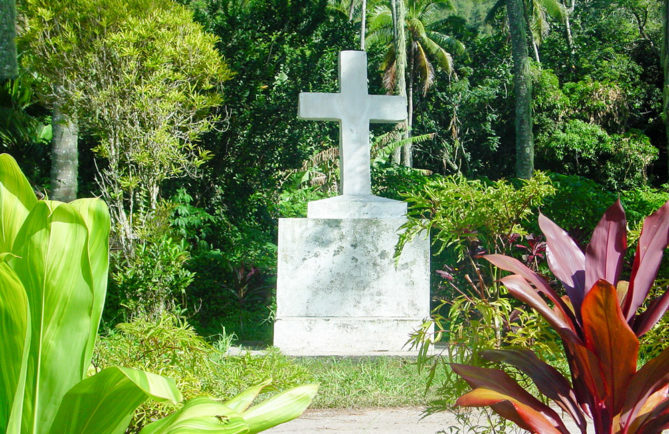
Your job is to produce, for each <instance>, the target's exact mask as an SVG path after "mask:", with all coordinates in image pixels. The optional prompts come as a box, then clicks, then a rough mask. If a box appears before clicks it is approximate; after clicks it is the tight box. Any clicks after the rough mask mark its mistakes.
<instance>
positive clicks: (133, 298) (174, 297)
mask: <svg viewBox="0 0 669 434" xmlns="http://www.w3.org/2000/svg"><path fill="white" fill-rule="evenodd" d="M189 259H190V253H189V252H188V250H186V246H185V243H184V242H179V241H175V240H174V239H173V238H172V237H170V236H169V235H164V236H162V237H160V238H159V239H157V240H147V241H143V242H137V243H136V245H135V250H134V251H133V253H132V255H131V256H130V257H127V258H126V257H124V256H123V255H122V254H120V253H117V254H115V255H114V257H113V261H112V271H111V278H112V282H111V288H110V292H111V294H113V297H114V298H115V300H110V302H112V303H113V304H112V303H108V306H109V307H111V308H112V310H114V311H115V313H117V314H120V316H121V317H123V318H125V319H130V318H134V317H136V316H140V315H143V316H148V317H151V318H157V317H159V316H160V315H161V314H162V313H163V312H179V311H180V310H181V309H184V308H186V304H187V301H186V288H187V287H188V285H190V284H191V282H193V279H194V277H195V273H193V272H192V271H189V270H188V269H186V266H185V264H186V262H187V261H188V260H189ZM110 305H111V306H110ZM121 307H123V309H121Z"/></svg>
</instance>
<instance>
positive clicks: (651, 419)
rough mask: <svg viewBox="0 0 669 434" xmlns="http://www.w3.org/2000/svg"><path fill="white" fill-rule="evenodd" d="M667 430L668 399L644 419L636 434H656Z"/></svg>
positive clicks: (668, 417) (668, 416)
mask: <svg viewBox="0 0 669 434" xmlns="http://www.w3.org/2000/svg"><path fill="white" fill-rule="evenodd" d="M667 428H669V398H667V399H665V400H664V401H663V402H662V403H661V404H660V405H658V406H657V407H655V409H654V410H653V411H651V412H650V413H649V414H648V415H647V416H646V417H645V418H644V422H643V424H642V425H641V426H640V427H639V429H638V430H637V432H636V434H658V433H661V432H662V431H663V430H665V429H667Z"/></svg>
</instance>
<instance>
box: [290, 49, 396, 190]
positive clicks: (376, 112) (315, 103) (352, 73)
mask: <svg viewBox="0 0 669 434" xmlns="http://www.w3.org/2000/svg"><path fill="white" fill-rule="evenodd" d="M339 83H340V92H339V93H304V92H303V93H300V99H299V109H298V116H299V117H300V118H302V119H310V120H324V121H338V122H339V155H340V163H341V164H340V173H341V182H342V193H343V194H344V195H371V194H372V190H371V174H370V146H369V123H370V122H400V121H403V120H404V119H406V117H407V110H406V98H405V97H402V96H390V95H368V94H367V53H365V52H364V51H342V52H340V53H339Z"/></svg>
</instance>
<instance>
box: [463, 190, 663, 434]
mask: <svg viewBox="0 0 669 434" xmlns="http://www.w3.org/2000/svg"><path fill="white" fill-rule="evenodd" d="M539 225H540V227H541V229H542V231H543V233H544V235H545V236H546V242H547V257H548V264H549V267H550V269H551V271H552V272H553V274H554V275H555V277H557V279H558V280H560V281H561V282H562V284H563V286H564V287H565V289H566V293H567V295H566V296H565V297H560V296H559V295H558V293H557V292H556V291H555V290H554V289H553V288H552V287H551V286H550V285H549V283H548V282H547V281H546V280H545V279H544V278H543V277H541V276H540V275H539V274H538V273H536V272H534V271H532V270H530V269H529V268H528V267H526V266H525V265H524V264H522V263H521V262H520V261H518V260H516V259H514V258H511V257H508V256H504V255H495V254H493V255H487V256H486V259H487V260H488V261H490V263H492V264H493V265H495V266H497V267H500V268H502V269H504V270H507V271H511V272H512V273H514V274H512V275H509V276H506V277H504V278H502V279H501V282H502V283H503V284H504V285H505V286H506V287H507V288H508V290H509V292H510V294H511V295H513V296H514V297H516V298H517V299H518V300H521V301H523V302H525V303H527V304H528V305H530V306H531V307H533V308H534V309H535V310H536V311H537V312H538V313H539V314H541V315H542V316H543V317H544V318H545V319H546V321H547V322H548V323H549V324H550V325H551V326H552V327H553V328H554V329H555V331H556V332H557V333H558V334H559V336H560V338H561V340H562V343H563V345H564V348H565V357H566V358H567V360H568V362H569V370H570V373H571V383H570V382H569V381H568V380H567V379H566V378H565V377H564V376H563V375H562V374H560V373H559V372H558V371H557V370H556V369H555V368H553V367H552V366H550V365H548V364H546V363H545V362H543V361H541V360H540V359H539V358H538V357H537V356H536V355H535V354H534V353H533V352H532V351H530V350H514V349H502V350H491V351H487V352H485V353H484V354H483V356H484V357H485V358H487V359H489V360H492V361H501V362H505V363H508V364H510V365H512V366H513V367H515V368H516V369H518V370H520V371H522V372H523V373H525V374H526V375H527V376H528V377H530V378H531V379H532V381H533V382H534V384H535V385H536V387H537V389H538V390H539V391H540V392H541V393H542V394H543V395H545V397H546V398H548V399H550V400H553V401H554V402H555V404H556V405H557V406H559V407H560V408H561V409H563V410H564V411H565V412H566V413H567V414H569V415H570V416H571V417H572V418H573V419H574V421H575V423H576V425H577V426H578V427H579V429H580V431H581V432H582V433H585V432H586V431H587V421H586V418H588V417H589V418H591V419H592V423H593V425H594V428H595V432H596V433H598V434H599V433H607V434H609V433H614V432H615V433H659V432H661V431H662V429H663V428H667V427H669V348H668V349H665V350H664V351H662V352H661V353H660V354H659V355H658V356H657V357H655V358H654V359H652V360H650V361H648V362H647V363H646V364H645V365H644V366H642V367H641V368H640V369H638V370H637V361H638V353H639V339H638V337H640V336H642V335H643V334H645V333H646V332H648V331H649V330H650V329H651V328H652V327H653V326H654V325H655V324H656V323H657V322H658V321H659V320H660V319H661V318H662V316H663V315H664V313H665V312H666V310H667V308H669V290H664V291H663V293H662V294H660V295H658V296H657V297H655V298H654V299H653V300H646V298H647V296H648V294H649V291H650V289H651V287H652V284H653V282H654V280H655V276H656V274H657V271H658V269H659V267H660V262H661V259H662V254H663V251H664V249H665V248H666V246H667V245H668V244H669V202H667V203H666V204H665V205H663V206H662V207H661V208H660V209H659V210H658V211H657V212H656V213H654V214H653V215H651V216H650V217H648V218H646V219H645V220H644V224H643V229H642V232H641V236H640V238H639V241H638V246H637V249H636V254H635V257H634V263H633V265H632V269H631V276H630V279H629V281H625V280H621V279H620V273H621V271H622V269H623V262H624V255H625V250H626V248H627V239H626V218H625V213H624V211H623V209H622V206H621V204H620V201H616V203H615V204H614V205H612V206H611V207H610V208H609V209H608V210H607V211H606V213H605V214H604V216H603V217H602V219H601V220H600V222H599V224H598V225H597V227H596V228H595V230H594V232H593V234H592V237H591V239H590V243H589V244H588V246H587V248H586V250H585V253H583V252H582V251H581V250H580V249H579V248H578V246H577V245H576V243H575V242H574V241H573V240H572V239H571V238H570V237H569V236H568V235H567V233H566V232H565V231H564V230H562V229H561V228H560V227H559V226H557V225H556V224H555V223H554V222H553V221H551V220H550V219H548V218H547V217H545V216H544V215H543V214H541V215H540V216H539ZM544 297H545V298H547V299H548V300H550V302H551V303H552V307H551V306H550V305H549V304H548V302H547V301H546V300H545V299H544ZM642 306H644V307H645V309H639V308H641V307H642ZM452 367H453V370H454V371H455V372H456V373H458V374H459V375H460V376H462V377H463V378H464V379H465V380H466V381H467V382H468V383H469V384H470V386H471V387H472V388H473V390H472V391H471V392H469V393H467V394H465V395H463V396H462V397H460V398H459V399H458V401H457V404H458V405H462V406H488V405H489V406H491V407H492V409H493V410H494V411H495V412H497V413H498V414H499V415H501V416H502V417H504V418H506V419H509V420H511V421H513V422H515V423H516V424H518V425H519V426H520V427H522V428H524V429H527V430H529V431H532V432H536V433H553V432H554V433H567V432H568V431H567V428H566V427H565V424H564V422H563V421H562V419H561V418H560V416H559V415H558V414H557V413H556V412H555V411H554V410H553V409H551V408H550V407H549V406H547V405H546V404H544V403H543V402H541V401H539V400H538V399H536V398H535V397H534V396H532V395H530V394H529V393H528V392H526V391H525V390H524V389H523V388H522V387H520V386H519V385H518V384H517V383H516V382H515V381H514V380H512V379H511V378H510V377H509V376H508V375H507V374H506V373H504V371H502V370H499V369H491V368H481V367H475V366H467V365H459V364H454V365H453V366H452Z"/></svg>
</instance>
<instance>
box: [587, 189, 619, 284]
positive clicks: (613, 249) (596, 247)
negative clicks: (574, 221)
mask: <svg viewBox="0 0 669 434" xmlns="http://www.w3.org/2000/svg"><path fill="white" fill-rule="evenodd" d="M626 249H627V220H626V219H625V211H623V207H622V205H620V199H618V200H617V201H616V203H614V204H613V205H611V206H610V207H609V209H607V210H606V212H605V213H604V215H603V216H602V219H601V220H600V221H599V223H598V224H597V227H596V228H595V230H594V231H593V233H592V238H590V244H588V247H587V248H586V249H585V288H592V285H594V284H595V282H597V281H598V280H599V279H604V280H606V281H607V282H610V283H612V284H613V286H615V285H616V284H617V283H618V277H619V276H620V270H622V267H623V259H624V257H625V250H626Z"/></svg>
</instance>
